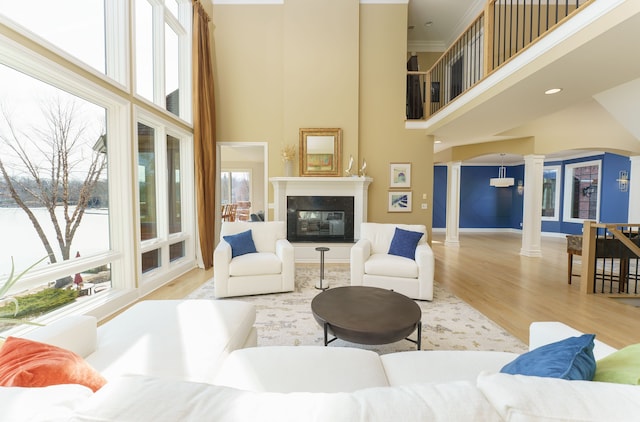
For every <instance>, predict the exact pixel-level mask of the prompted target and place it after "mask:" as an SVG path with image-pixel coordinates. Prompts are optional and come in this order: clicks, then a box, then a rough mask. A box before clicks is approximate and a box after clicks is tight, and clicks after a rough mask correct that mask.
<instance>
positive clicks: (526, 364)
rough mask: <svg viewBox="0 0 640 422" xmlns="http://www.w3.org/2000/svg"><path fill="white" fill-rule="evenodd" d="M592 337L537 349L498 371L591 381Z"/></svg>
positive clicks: (593, 336)
mask: <svg viewBox="0 0 640 422" xmlns="http://www.w3.org/2000/svg"><path fill="white" fill-rule="evenodd" d="M594 338H595V334H583V335H581V336H580V337H569V338H567V339H564V340H561V341H558V342H555V343H551V344H547V345H544V346H540V347H538V348H537V349H533V350H531V351H530V352H527V353H524V354H522V355H520V356H518V357H517V358H516V359H515V360H513V361H511V362H510V363H508V364H506V365H505V366H504V367H503V368H502V369H501V370H500V372H502V373H505V374H514V375H516V374H519V375H533V376H537V377H549V378H562V379H566V380H583V381H591V380H592V379H593V376H594V375H595V372H596V360H595V358H594V357H593V339H594Z"/></svg>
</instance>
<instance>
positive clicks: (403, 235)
mask: <svg viewBox="0 0 640 422" xmlns="http://www.w3.org/2000/svg"><path fill="white" fill-rule="evenodd" d="M422 236H423V233H420V232H412V231H410V230H402V229H400V228H398V227H396V231H395V233H394V234H393V239H391V245H390V246H389V252H388V253H389V255H397V256H403V257H405V258H409V259H415V258H416V247H417V246H418V242H419V241H420V239H421V238H422Z"/></svg>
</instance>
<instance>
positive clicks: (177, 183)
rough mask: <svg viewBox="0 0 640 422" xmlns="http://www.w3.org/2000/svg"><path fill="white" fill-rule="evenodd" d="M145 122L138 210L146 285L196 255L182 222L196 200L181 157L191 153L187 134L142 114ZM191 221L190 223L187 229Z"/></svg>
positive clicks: (142, 124)
mask: <svg viewBox="0 0 640 422" xmlns="http://www.w3.org/2000/svg"><path fill="white" fill-rule="evenodd" d="M141 118H143V119H145V121H144V122H139V123H138V194H139V201H138V209H139V214H140V242H141V243H140V249H141V251H142V255H141V258H142V259H141V269H142V273H143V274H144V275H145V276H144V277H143V282H144V281H147V280H149V279H152V277H155V273H156V272H157V270H162V269H168V268H169V267H170V265H171V263H174V262H176V261H178V260H180V259H181V258H184V257H185V256H187V255H188V254H189V253H193V247H192V246H191V244H192V242H191V243H189V242H188V241H190V240H191V241H192V240H193V236H192V235H191V233H190V232H189V230H186V227H185V221H184V220H185V218H184V216H185V215H188V212H187V211H186V210H185V207H186V206H187V204H188V203H192V202H193V198H192V196H187V192H188V191H185V190H184V189H183V186H184V185H185V184H186V185H187V186H190V187H192V186H193V180H192V177H190V176H187V174H188V173H187V172H185V171H183V168H184V167H185V165H186V164H185V162H184V161H183V157H192V156H193V154H192V148H191V144H190V142H189V139H190V137H189V135H188V134H186V133H184V132H183V131H180V130H179V129H177V128H176V127H173V126H171V125H166V124H165V123H164V122H162V121H160V120H157V119H155V118H154V117H153V116H151V115H150V114H146V113H141ZM160 169H162V171H160ZM158 174H162V175H163V177H158ZM190 191H191V190H190ZM192 221H193V218H191V217H189V218H186V224H187V227H189V224H190V222H192Z"/></svg>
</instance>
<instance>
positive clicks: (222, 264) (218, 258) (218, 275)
mask: <svg viewBox="0 0 640 422" xmlns="http://www.w3.org/2000/svg"><path fill="white" fill-rule="evenodd" d="M213 262H215V263H216V265H214V266H213V276H214V278H215V279H216V280H226V279H227V278H228V277H229V263H230V262H231V245H230V244H228V243H227V242H226V241H224V240H220V243H218V246H216V248H215V249H214V250H213Z"/></svg>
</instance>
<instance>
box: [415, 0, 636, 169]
mask: <svg viewBox="0 0 640 422" xmlns="http://www.w3.org/2000/svg"><path fill="white" fill-rule="evenodd" d="M484 4H485V1H484V0H409V6H408V8H409V16H408V22H409V28H408V31H407V34H408V49H409V50H410V51H437V50H439V51H442V48H446V47H447V46H448V45H450V44H451V42H452V41H454V40H455V39H456V38H457V36H458V35H460V33H461V32H462V31H463V30H464V29H465V28H466V26H467V25H468V24H469V23H470V22H471V21H472V20H473V19H474V18H475V17H476V16H477V15H478V14H479V13H480V11H481V10H482V7H483V6H484ZM587 9H589V10H586V9H585V11H584V13H582V15H583V16H581V17H580V19H578V17H575V18H573V19H571V20H570V21H569V22H568V23H566V24H564V25H563V28H562V29H558V30H556V31H554V33H552V34H550V35H548V36H546V37H544V38H543V39H542V40H541V41H540V42H538V43H537V44H535V45H533V46H532V47H530V48H529V49H527V50H526V51H525V52H524V53H523V54H521V56H520V57H519V59H518V60H512V62H511V63H509V64H507V65H505V66H503V67H504V69H503V70H502V71H498V72H495V73H494V74H493V75H492V76H490V77H489V78H486V79H485V80H484V81H483V82H481V83H480V84H478V85H477V86H476V87H474V88H472V89H471V90H470V91H468V92H467V93H465V94H464V95H463V96H461V97H460V98H459V99H457V100H456V101H454V102H453V103H452V104H451V105H449V106H448V107H446V108H445V109H444V110H442V111H440V112H439V113H438V114H437V115H436V116H435V117H433V118H431V119H429V120H428V121H427V122H425V123H424V124H422V125H417V126H416V127H424V129H426V131H427V134H430V135H434V136H435V138H436V140H437V141H441V143H439V144H437V145H436V147H435V152H436V153H437V152H439V151H443V150H447V149H449V148H451V147H454V146H459V145H468V144H477V143H486V142H492V141H500V140H509V139H517V138H526V137H530V136H534V137H535V136H542V134H545V135H546V136H549V134H548V133H547V132H549V127H550V124H553V131H554V133H558V134H562V136H565V137H568V136H570V137H579V138H582V137H584V138H586V139H589V138H592V137H593V136H594V134H598V135H600V134H605V136H606V134H607V133H608V134H610V135H609V136H612V135H615V136H621V137H625V138H629V145H630V148H629V149H628V151H633V148H636V150H637V151H640V119H638V118H637V117H634V116H638V115H639V114H640V54H637V52H638V46H637V40H638V39H640V1H638V0H626V1H624V0H616V1H610V2H604V3H603V2H594V3H593V4H592V5H590V6H588V7H587ZM428 22H431V23H430V24H428ZM552 87H561V88H562V89H563V91H562V92H561V93H559V94H556V95H553V96H548V95H544V91H545V90H546V89H548V88H552ZM586 116H588V118H585V117H586ZM562 139H563V138H562V137H560V138H559V143H561V141H562ZM599 142H600V145H602V140H600V141H599ZM596 144H597V143H596ZM636 144H637V145H636ZM583 153H584V151H575V150H574V151H562V150H561V148H560V147H559V148H558V151H553V152H550V153H549V154H548V155H547V154H545V155H547V156H548V157H556V158H561V157H564V156H568V155H575V154H583ZM497 157H498V156H495V155H494V156H493V157H484V158H483V159H480V160H476V161H482V160H484V161H492V162H495V161H497V160H499V159H498V158H497ZM516 157H517V156H516ZM519 158H520V160H521V159H522V158H521V157H519ZM505 161H506V159H505Z"/></svg>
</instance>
